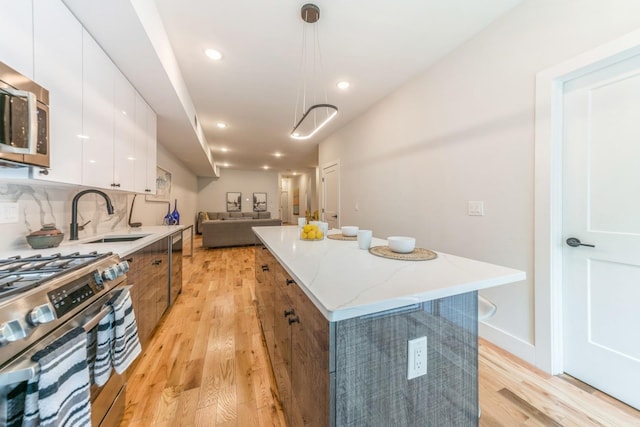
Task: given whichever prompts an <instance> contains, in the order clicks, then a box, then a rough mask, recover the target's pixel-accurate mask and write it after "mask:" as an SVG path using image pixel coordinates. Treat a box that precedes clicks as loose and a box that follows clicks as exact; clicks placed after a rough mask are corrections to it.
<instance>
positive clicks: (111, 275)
mask: <svg viewBox="0 0 640 427" xmlns="http://www.w3.org/2000/svg"><path fill="white" fill-rule="evenodd" d="M120 275H121V273H120V269H119V268H118V266H117V265H112V266H111V267H109V268H107V269H106V270H104V271H103V272H102V278H103V279H104V280H115V279H116V278H117V277H118V276H120Z"/></svg>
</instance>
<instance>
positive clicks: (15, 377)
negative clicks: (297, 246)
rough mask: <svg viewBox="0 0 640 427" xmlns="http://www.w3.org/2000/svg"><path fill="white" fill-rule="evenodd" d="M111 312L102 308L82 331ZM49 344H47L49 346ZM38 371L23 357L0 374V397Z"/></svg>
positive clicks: (83, 326) (87, 330)
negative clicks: (5, 390)
mask: <svg viewBox="0 0 640 427" xmlns="http://www.w3.org/2000/svg"><path fill="white" fill-rule="evenodd" d="M131 286H132V285H125V286H118V287H116V288H114V289H112V290H111V291H110V292H109V294H112V293H113V292H114V291H119V290H121V289H130V288H131ZM111 310H112V308H111V306H106V307H104V308H102V309H101V310H100V311H99V312H98V314H96V315H95V316H93V317H92V318H91V319H89V320H87V321H86V322H84V324H83V325H81V327H82V329H84V330H85V332H89V331H90V330H92V329H93V328H95V327H96V326H97V325H98V323H100V321H101V320H102V319H103V318H104V317H105V316H106V315H108V314H109V313H110V312H111ZM53 341H55V340H53ZM53 341H51V342H53ZM51 342H49V344H51ZM47 345H48V344H47ZM40 348H44V347H40ZM32 353H33V354H34V353H35V351H33V352H32ZM39 370H40V368H39V366H38V364H37V363H35V362H32V361H31V358H30V356H29V358H27V357H26V355H25V356H23V360H22V361H21V362H19V363H18V364H17V365H14V366H13V367H12V368H11V369H10V370H8V371H6V372H0V396H1V395H2V388H3V386H7V385H10V384H15V383H19V382H23V381H28V380H30V379H31V378H33V377H35V376H36V375H38V372H39Z"/></svg>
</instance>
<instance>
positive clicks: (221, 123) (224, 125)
mask: <svg viewBox="0 0 640 427" xmlns="http://www.w3.org/2000/svg"><path fill="white" fill-rule="evenodd" d="M216 126H217V127H218V129H224V128H226V127H227V124H226V123H224V122H218V123H216Z"/></svg>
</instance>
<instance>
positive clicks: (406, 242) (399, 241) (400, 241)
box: [387, 236, 416, 254]
mask: <svg viewBox="0 0 640 427" xmlns="http://www.w3.org/2000/svg"><path fill="white" fill-rule="evenodd" d="M387 241H388V242H389V249H391V250H392V251H393V252H397V253H400V254H408V253H409V252H413V250H414V249H415V248H416V239H414V238H413V237H405V236H391V237H387Z"/></svg>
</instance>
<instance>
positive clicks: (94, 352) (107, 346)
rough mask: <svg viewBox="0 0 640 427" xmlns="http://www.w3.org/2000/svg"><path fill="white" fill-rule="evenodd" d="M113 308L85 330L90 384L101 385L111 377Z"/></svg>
mask: <svg viewBox="0 0 640 427" xmlns="http://www.w3.org/2000/svg"><path fill="white" fill-rule="evenodd" d="M112 322H113V309H112V310H111V311H110V312H109V313H108V314H107V315H106V316H104V317H103V318H102V319H101V320H100V322H99V323H98V326H97V327H95V328H93V329H92V330H90V331H89V332H87V363H88V364H89V375H90V377H91V384H96V385H97V386H99V387H102V386H103V385H105V384H106V383H107V380H108V379H109V377H111V340H112V335H113V329H112V328H111V323H112Z"/></svg>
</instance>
